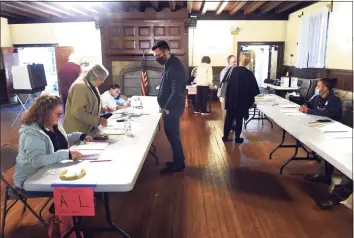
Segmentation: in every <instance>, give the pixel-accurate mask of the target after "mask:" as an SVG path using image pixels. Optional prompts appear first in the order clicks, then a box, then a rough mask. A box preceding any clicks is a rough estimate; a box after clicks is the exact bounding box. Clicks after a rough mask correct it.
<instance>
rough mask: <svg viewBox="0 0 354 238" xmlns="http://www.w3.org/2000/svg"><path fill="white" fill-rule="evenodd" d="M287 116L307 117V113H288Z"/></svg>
mask: <svg viewBox="0 0 354 238" xmlns="http://www.w3.org/2000/svg"><path fill="white" fill-rule="evenodd" d="M285 115H287V116H305V115H306V114H305V113H302V112H286V113H285Z"/></svg>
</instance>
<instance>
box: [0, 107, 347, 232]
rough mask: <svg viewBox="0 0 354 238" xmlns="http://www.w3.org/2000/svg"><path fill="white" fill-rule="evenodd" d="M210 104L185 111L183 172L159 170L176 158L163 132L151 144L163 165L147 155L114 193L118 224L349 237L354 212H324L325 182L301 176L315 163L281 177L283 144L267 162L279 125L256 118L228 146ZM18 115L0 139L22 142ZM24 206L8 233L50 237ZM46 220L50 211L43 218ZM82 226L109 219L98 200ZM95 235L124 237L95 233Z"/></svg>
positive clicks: (133, 228) (9, 115) (5, 118)
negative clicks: (130, 184)
mask: <svg viewBox="0 0 354 238" xmlns="http://www.w3.org/2000/svg"><path fill="white" fill-rule="evenodd" d="M213 109H214V111H213V113H212V114H211V115H209V116H201V115H195V114H193V112H192V111H191V110H186V112H185V114H184V116H183V119H182V121H181V133H182V140H183V146H184V149H185V155H186V166H187V167H186V170H185V172H184V173H179V174H175V175H172V176H160V175H159V169H161V168H162V166H163V164H164V161H168V160H170V158H171V149H170V147H169V144H168V142H167V139H166V137H165V135H164V133H163V130H161V132H159V133H158V134H157V136H156V138H155V140H154V144H155V145H156V146H157V149H158V156H159V158H160V166H159V167H156V166H155V163H154V159H153V158H151V157H149V158H148V159H147V161H146V163H145V165H144V167H143V169H142V171H141V174H140V176H139V179H138V181H137V183H136V186H135V188H134V190H133V191H131V192H128V193H112V194H110V201H111V211H112V216H113V221H114V222H115V223H116V224H117V225H118V226H120V227H121V228H122V229H124V230H125V231H126V232H127V233H128V234H130V235H131V237H132V238H148V237H149V238H172V237H173V238H199V237H201V238H209V237H210V238H236V237H237V238H258V237H267V238H268V237H277V238H278V237H286V238H300V237H301V238H302V237H304V238H305V237H308V238H315V237H321V238H325V237H328V238H334V237H338V238H346V237H348V238H349V237H352V232H353V217H352V210H351V209H349V208H347V207H346V206H344V205H340V206H338V207H337V208H336V209H334V210H333V211H321V210H319V209H318V208H317V207H316V204H315V201H314V200H315V199H318V198H321V196H324V195H325V194H326V193H327V191H328V186H324V185H319V184H313V183H310V182H307V181H304V180H303V179H302V176H301V175H302V174H303V173H305V172H308V171H311V170H315V169H316V166H317V165H316V164H314V163H312V162H303V161H302V162H301V161H296V162H293V163H290V165H289V166H288V167H287V168H286V169H285V170H284V175H283V176H281V175H280V174H279V168H280V165H281V164H282V163H283V162H284V161H285V160H286V159H287V158H289V156H291V154H292V153H293V151H292V150H291V149H281V150H279V151H278V152H277V153H275V154H274V159H273V160H269V159H268V156H269V153H270V151H271V150H272V149H273V148H274V147H275V146H276V145H277V144H278V143H279V141H280V137H281V130H280V128H279V127H277V126H275V129H274V130H272V129H271V128H270V126H269V124H268V122H265V124H264V126H262V124H261V123H258V122H256V121H253V122H251V123H250V124H249V126H248V130H247V131H244V132H243V135H244V137H245V138H246V141H247V142H246V143H244V144H242V145H236V144H232V143H228V144H224V143H223V142H222V141H221V137H222V127H223V122H222V120H221V112H220V109H219V105H218V104H216V103H215V105H213ZM15 116H16V114H15V112H11V111H10V112H9V111H6V112H2V113H1V143H5V142H7V143H13V144H17V143H18V128H19V123H17V124H16V126H15V128H13V129H10V126H11V123H12V120H13V119H14V117H15ZM289 141H290V140H289ZM117 154H118V156H119V151H117ZM127 159H129V158H127ZM12 172H13V171H11V170H10V171H8V173H7V176H9V177H11V173H12ZM2 188H3V186H2ZM2 198H3V196H2ZM43 203H44V200H42V199H32V200H31V201H30V204H31V205H32V206H33V207H34V208H35V209H37V211H38V210H39V209H40V207H41V206H42V205H43ZM1 205H2V203H1ZM21 209H22V206H20V205H16V206H15V207H14V209H13V210H12V211H10V213H9V215H8V218H7V224H6V231H5V233H6V236H5V237H8V238H14V237H19V238H24V237H26V238H27V237H28V238H30V237H36V238H38V237H48V236H47V230H46V229H47V227H41V226H39V225H38V223H37V221H36V220H35V219H34V217H33V216H32V215H31V214H29V213H28V212H27V213H25V214H23V215H21V213H20V212H21ZM49 217H50V215H49V214H48V212H46V214H45V218H46V219H48V218H49ZM85 224H96V225H97V224H104V213H103V207H102V206H101V205H98V206H97V215H96V217H94V218H87V219H86V220H85ZM94 237H99V238H109V237H119V236H118V235H117V234H114V233H97V234H95V235H94Z"/></svg>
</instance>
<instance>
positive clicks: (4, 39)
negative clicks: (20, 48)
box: [0, 17, 12, 47]
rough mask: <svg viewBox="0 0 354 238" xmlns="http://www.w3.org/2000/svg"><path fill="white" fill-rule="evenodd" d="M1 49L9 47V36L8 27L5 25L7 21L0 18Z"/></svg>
mask: <svg viewBox="0 0 354 238" xmlns="http://www.w3.org/2000/svg"><path fill="white" fill-rule="evenodd" d="M0 35H1V47H11V46H12V44H11V34H10V27H9V24H8V23H7V19H6V18H3V17H1V32H0Z"/></svg>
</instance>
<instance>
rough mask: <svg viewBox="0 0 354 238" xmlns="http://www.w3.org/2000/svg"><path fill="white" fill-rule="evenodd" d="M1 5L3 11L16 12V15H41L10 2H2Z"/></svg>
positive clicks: (32, 16) (29, 16)
mask: <svg viewBox="0 0 354 238" xmlns="http://www.w3.org/2000/svg"><path fill="white" fill-rule="evenodd" d="M0 7H1V11H7V12H10V13H15V14H16V15H20V16H24V17H28V18H33V19H36V18H38V17H39V16H38V15H34V14H32V13H28V12H26V11H23V10H22V9H20V10H19V9H18V7H16V6H13V5H11V4H8V3H4V2H1V5H0Z"/></svg>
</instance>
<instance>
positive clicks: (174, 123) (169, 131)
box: [162, 108, 184, 165]
mask: <svg viewBox="0 0 354 238" xmlns="http://www.w3.org/2000/svg"><path fill="white" fill-rule="evenodd" d="M183 111H184V108H182V109H177V110H176V109H174V110H170V111H169V114H166V113H165V112H163V113H162V119H163V121H164V129H165V134H166V137H167V139H168V141H169V142H170V145H171V147H172V152H173V162H174V163H175V164H176V165H183V164H184V152H183V147H182V142H181V136H180V134H179V120H180V118H181V116H182V114H183Z"/></svg>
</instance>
